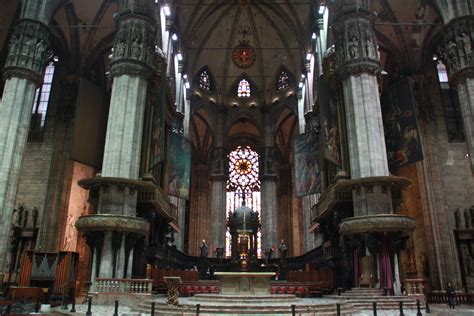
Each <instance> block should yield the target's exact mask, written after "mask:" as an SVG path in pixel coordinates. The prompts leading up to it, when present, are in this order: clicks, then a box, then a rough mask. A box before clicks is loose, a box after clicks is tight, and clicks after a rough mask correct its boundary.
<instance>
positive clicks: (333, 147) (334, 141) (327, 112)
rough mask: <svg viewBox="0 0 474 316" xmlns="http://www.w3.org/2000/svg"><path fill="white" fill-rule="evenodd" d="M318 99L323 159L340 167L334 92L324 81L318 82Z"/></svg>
mask: <svg viewBox="0 0 474 316" xmlns="http://www.w3.org/2000/svg"><path fill="white" fill-rule="evenodd" d="M318 98H319V112H320V117H321V137H322V144H323V155H324V158H326V159H327V160H329V161H331V162H333V163H334V164H336V165H338V166H341V155H340V152H339V147H340V146H339V124H338V117H337V102H336V98H335V95H334V92H333V91H332V89H331V87H330V86H329V84H328V83H327V82H326V81H325V80H324V79H320V80H319V82H318Z"/></svg>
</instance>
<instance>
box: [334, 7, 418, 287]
mask: <svg viewBox="0 0 474 316" xmlns="http://www.w3.org/2000/svg"><path fill="white" fill-rule="evenodd" d="M334 9H335V20H334V24H333V30H334V35H335V39H336V67H337V68H336V71H337V74H338V76H339V78H340V79H341V80H342V85H343V91H344V103H345V117H346V125H347V137H348V147H349V157H350V168H351V180H349V181H347V186H348V187H349V188H350V189H352V197H353V205H354V217H352V218H348V219H345V220H343V221H342V223H341V225H340V231H341V234H343V235H346V236H350V235H361V236H362V237H363V239H364V240H367V242H369V241H368V240H369V239H370V238H372V237H375V238H376V239H379V240H386V238H385V237H384V236H385V235H386V234H392V233H397V234H398V233H400V232H407V231H410V230H413V229H414V227H415V223H414V220H413V219H411V218H409V217H406V216H400V215H394V214H393V211H394V210H393V203H392V190H401V189H402V188H405V187H407V186H408V185H409V183H410V181H409V180H407V179H403V178H398V177H392V176H389V170H388V162H387V154H386V147H385V137H384V130H383V123H382V122H383V121H382V112H381V107H380V97H379V90H378V83H377V77H376V76H377V75H378V74H379V73H380V70H381V68H380V61H379V55H378V49H377V38H376V37H375V33H374V29H373V15H372V0H362V1H361V0H346V1H338V2H337V3H336V4H335V5H334ZM372 239H373V238H372ZM383 247H386V244H382V245H380V247H372V248H371V250H370V251H367V252H366V254H367V255H372V262H373V266H374V267H379V265H378V260H377V255H376V253H377V252H380V249H382V248H383ZM377 248H379V249H377ZM390 255H393V254H390ZM384 260H385V259H384ZM385 262H387V260H385ZM376 263H377V264H376ZM391 270H392V269H390V271H391ZM374 272H376V271H374ZM379 272H381V271H379ZM387 273H390V275H388V276H387V278H385V279H386V280H390V279H393V275H391V272H387ZM397 273H398V272H397ZM377 275H379V276H380V275H381V274H380V273H377ZM383 286H388V287H392V286H393V284H383Z"/></svg>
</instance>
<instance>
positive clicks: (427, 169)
mask: <svg viewBox="0 0 474 316" xmlns="http://www.w3.org/2000/svg"><path fill="white" fill-rule="evenodd" d="M427 68H428V69H429V71H428V73H427V75H426V77H425V78H423V80H424V82H425V83H426V86H425V90H426V91H429V93H428V102H427V103H426V104H427V105H426V104H425V105H424V106H423V105H422V106H420V105H419V109H418V110H419V113H418V119H419V126H420V133H421V139H422V143H423V150H424V155H425V159H424V160H423V161H422V162H419V163H416V164H415V165H413V166H414V167H413V166H412V167H410V166H406V167H404V168H401V169H400V170H399V171H398V173H397V174H398V175H402V176H408V177H409V178H411V179H412V180H415V181H414V182H415V183H414V186H413V187H412V188H410V189H409V191H408V192H407V193H405V195H404V197H405V200H406V201H407V204H406V205H404V206H403V207H402V209H405V211H407V212H410V213H411V214H412V215H413V216H414V217H415V218H416V219H417V231H416V232H415V239H414V245H413V246H414V248H415V249H416V251H417V258H416V268H417V270H418V272H419V273H421V274H422V275H420V276H424V277H426V278H429V279H430V280H431V284H432V289H434V290H436V289H444V288H445V286H446V284H447V282H453V283H454V284H455V286H456V287H457V288H461V279H460V268H459V262H458V257H457V253H456V246H455V242H454V235H453V229H454V227H455V222H454V211H455V210H456V209H457V208H461V209H464V208H469V207H471V206H472V205H473V204H474V178H473V177H472V172H471V168H470V161H469V159H468V157H467V156H466V154H467V150H468V149H467V146H466V143H464V142H461V143H454V142H449V141H448V132H447V127H446V120H445V115H444V109H443V106H442V99H441V92H440V88H439V84H438V81H437V78H436V72H435V67H427ZM418 191H419V193H418ZM418 194H419V197H418V196H417V195H418ZM416 199H418V200H416ZM408 208H410V210H408ZM421 223H423V225H420V224H421ZM420 231H423V232H420ZM423 235H424V236H425V238H426V245H425V244H424V241H423ZM423 249H425V251H423ZM424 255H425V257H424V258H423V256H424ZM404 260H406V258H405V259H404ZM425 261H428V264H426V263H424V262H425ZM402 263H403V262H402ZM406 264H408V263H406Z"/></svg>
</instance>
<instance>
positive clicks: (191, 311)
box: [135, 304, 355, 316]
mask: <svg viewBox="0 0 474 316" xmlns="http://www.w3.org/2000/svg"><path fill="white" fill-rule="evenodd" d="M135 311H136V312H140V313H141V314H146V313H150V312H151V311H150V307H147V308H143V307H141V306H139V307H138V308H135ZM354 312H355V310H354V309H353V307H352V305H351V304H343V305H341V313H342V314H343V315H351V314H353V313H354ZM290 313H291V306H288V305H282V306H262V305H258V306H249V305H241V306H228V305H223V306H210V305H201V306H200V315H208V314H210V315H256V314H258V315H262V314H265V315H288V314H290ZM296 313H297V314H298V315H303V314H305V313H308V314H311V315H314V314H316V315H324V316H329V315H331V316H333V315H335V314H336V306H335V305H333V304H321V305H297V307H296ZM195 314H196V306H194V305H183V306H179V307H178V308H176V307H170V306H167V305H165V304H157V305H156V308H155V315H195Z"/></svg>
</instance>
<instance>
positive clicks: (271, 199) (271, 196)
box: [260, 106, 279, 251]
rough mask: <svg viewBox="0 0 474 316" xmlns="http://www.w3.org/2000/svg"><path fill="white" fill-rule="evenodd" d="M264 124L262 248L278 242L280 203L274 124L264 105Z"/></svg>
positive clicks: (261, 167) (268, 110)
mask: <svg viewBox="0 0 474 316" xmlns="http://www.w3.org/2000/svg"><path fill="white" fill-rule="evenodd" d="M261 113H262V121H263V122H262V123H263V124H262V126H263V128H264V129H265V130H264V139H263V143H264V148H263V157H262V159H260V161H261V165H260V171H261V174H262V177H261V181H262V188H261V199H262V212H261V214H260V216H261V217H260V218H261V223H262V250H263V251H264V250H265V249H267V248H272V247H273V246H276V245H277V244H278V239H279V238H278V237H279V236H278V204H277V180H278V177H277V173H276V172H277V170H278V168H277V166H276V157H275V149H274V147H273V146H274V138H273V137H274V135H273V124H271V119H270V115H271V112H270V107H266V106H265V107H262V108H261Z"/></svg>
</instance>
